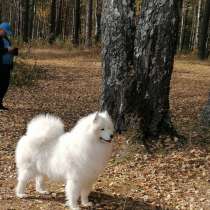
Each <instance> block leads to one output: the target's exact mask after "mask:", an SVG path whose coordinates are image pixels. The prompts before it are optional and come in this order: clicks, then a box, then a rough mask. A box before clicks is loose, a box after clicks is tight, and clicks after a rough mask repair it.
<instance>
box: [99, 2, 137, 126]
mask: <svg viewBox="0 0 210 210" xmlns="http://www.w3.org/2000/svg"><path fill="white" fill-rule="evenodd" d="M134 2H135V1H134V0H124V1H121V0H113V1H111V2H110V0H104V2H103V10H102V22H101V30H102V44H103V50H102V57H103V58H102V66H103V94H102V109H104V110H107V111H108V112H109V113H110V114H111V115H112V117H113V119H115V121H116V122H115V127H116V129H117V130H123V129H124V118H125V117H124V114H125V110H127V109H128V108H129V106H130V102H129V100H131V99H130V98H129V97H126V96H125V95H126V93H127V92H128V91H129V93H132V87H133V83H132V75H133V68H132V66H131V64H132V63H133V43H134V37H135V35H134V31H135V30H134V21H133V20H134ZM134 87H135V85H134ZM134 97H135V96H134Z"/></svg>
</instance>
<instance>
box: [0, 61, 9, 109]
mask: <svg viewBox="0 0 210 210" xmlns="http://www.w3.org/2000/svg"><path fill="white" fill-rule="evenodd" d="M10 71H11V66H10V65H4V64H3V65H0V105H2V103H3V99H4V96H5V95H6V92H7V90H8V87H9V83H10Z"/></svg>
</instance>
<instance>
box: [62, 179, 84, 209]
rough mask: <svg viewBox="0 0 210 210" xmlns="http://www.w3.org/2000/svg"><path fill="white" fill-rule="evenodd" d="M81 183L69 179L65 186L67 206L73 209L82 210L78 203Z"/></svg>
mask: <svg viewBox="0 0 210 210" xmlns="http://www.w3.org/2000/svg"><path fill="white" fill-rule="evenodd" d="M78 185H79V183H75V182H73V181H71V180H68V181H67V183H66V187H65V194H66V198H67V202H66V206H68V207H70V209H71V210H80V209H81V208H80V207H79V205H78V199H79V196H80V187H79V186H78Z"/></svg>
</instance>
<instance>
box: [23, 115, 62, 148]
mask: <svg viewBox="0 0 210 210" xmlns="http://www.w3.org/2000/svg"><path fill="white" fill-rule="evenodd" d="M62 134H64V124H63V122H62V121H61V119H60V118H58V117H55V116H53V115H50V114H46V115H44V114H43V115H38V116H36V117H35V118H33V119H32V120H31V121H30V122H29V123H28V126H27V132H26V137H27V139H28V141H30V142H31V143H33V144H35V145H37V146H40V145H43V144H48V143H50V142H52V141H55V140H57V139H58V138H59V137H60V136H61V135H62Z"/></svg>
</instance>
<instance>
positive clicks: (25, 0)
mask: <svg viewBox="0 0 210 210" xmlns="http://www.w3.org/2000/svg"><path fill="white" fill-rule="evenodd" d="M22 1H23V8H24V9H23V14H24V15H23V18H24V19H23V41H24V42H26V43H27V42H28V40H29V22H28V20H29V10H30V3H29V0H22Z"/></svg>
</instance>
